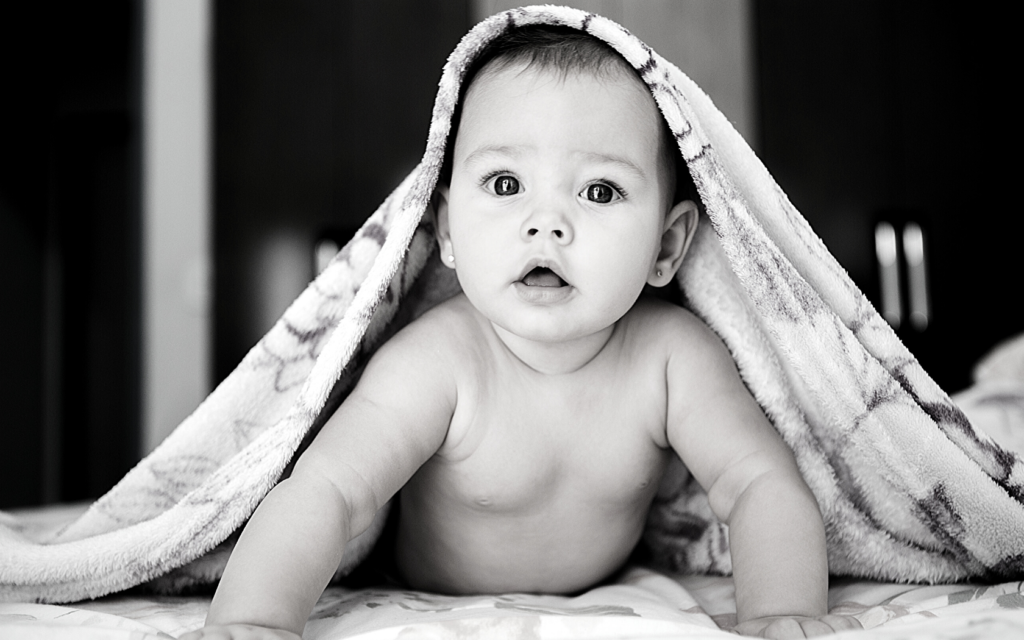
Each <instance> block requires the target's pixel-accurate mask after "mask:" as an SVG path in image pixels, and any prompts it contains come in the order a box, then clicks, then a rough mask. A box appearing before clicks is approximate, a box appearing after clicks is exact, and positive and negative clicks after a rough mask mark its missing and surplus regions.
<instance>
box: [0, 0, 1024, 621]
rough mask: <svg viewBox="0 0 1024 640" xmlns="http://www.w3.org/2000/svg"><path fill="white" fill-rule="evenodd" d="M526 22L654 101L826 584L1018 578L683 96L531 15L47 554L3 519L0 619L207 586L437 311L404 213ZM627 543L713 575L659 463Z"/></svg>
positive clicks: (692, 99) (418, 218)
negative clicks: (216, 372)
mask: <svg viewBox="0 0 1024 640" xmlns="http://www.w3.org/2000/svg"><path fill="white" fill-rule="evenodd" d="M538 22H539V23H550V24H558V25H566V26H569V27H572V28H575V29H580V30H583V31H585V32H587V33H590V34H592V35H593V36H595V37H597V38H599V39H601V40H604V41H606V42H608V43H609V44H610V45H611V46H612V47H613V48H614V49H615V50H617V51H618V52H619V53H620V54H622V56H623V57H624V58H625V59H626V61H627V62H628V63H629V64H630V65H632V66H633V67H634V68H635V69H636V70H637V72H638V73H639V75H640V76H641V78H642V79H643V81H644V82H645V83H646V85H647V86H648V88H649V89H650V91H651V93H652V95H653V96H654V98H655V101H656V102H657V105H658V107H659V108H660V110H661V112H662V114H663V115H664V117H665V120H666V122H667V123H668V126H669V129H670V130H671V132H672V133H673V134H674V136H675V139H676V141H677V143H678V149H679V153H680V154H681V156H682V158H683V159H684V160H685V162H686V165H687V166H688V168H689V172H690V174H691V176H692V178H693V181H694V184H695V185H696V187H697V191H698V193H699V195H700V198H701V200H702V203H703V208H704V210H705V214H704V215H705V216H706V218H705V219H703V220H702V224H701V225H700V228H699V232H698V235H697V237H696V238H695V240H694V243H693V246H692V248H691V250H690V252H689V254H688V255H687V258H686V261H685V263H684V264H683V267H682V269H681V270H680V273H679V276H678V278H677V282H678V284H679V286H680V287H681V288H682V293H683V297H684V299H685V301H686V304H687V306H688V307H689V308H690V309H691V310H692V311H693V312H694V313H696V314H697V315H698V316H699V317H701V318H702V319H703V320H704V321H705V322H706V323H707V324H708V325H709V326H710V327H711V328H712V329H713V330H714V331H715V332H716V333H717V334H718V335H719V336H720V337H721V338H722V340H723V341H724V342H725V344H726V345H727V347H728V348H729V350H730V352H731V353H732V355H733V357H734V359H735V361H736V364H737V367H738V369H739V371H740V373H741V375H742V377H743V379H744V381H745V383H746V384H747V386H748V387H749V389H750V390H751V392H752V394H753V395H754V397H755V398H756V399H757V401H758V402H759V403H760V405H761V406H762V408H763V409H764V411H765V413H766V415H767V416H768V417H769V419H770V420H771V422H772V424H773V425H774V426H775V427H776V429H777V430H778V431H779V433H780V434H781V435H782V437H783V438H784V440H785V442H786V443H787V444H788V445H789V446H790V447H791V448H792V450H793V452H794V453H795V456H796V460H797V462H798V464H799V467H800V470H801V472H802V473H803V475H804V478H805V479H806V482H807V484H808V485H809V486H810V488H811V490H812V492H813V493H814V495H815V496H816V498H817V500H818V504H819V506H820V508H821V512H822V514H823V517H824V521H825V526H826V532H827V538H828V560H829V567H830V569H831V571H832V572H833V573H835V574H845V575H852V576H860V577H867V578H877V579H884V580H896V581H902V580H910V581H955V580H962V579H966V578H973V579H981V580H1010V579H1014V578H1020V577H1022V576H1024V465H1022V463H1021V460H1020V458H1019V457H1018V456H1017V455H1015V454H1013V453H1010V452H1007V451H1004V450H1003V449H1001V448H1000V447H999V446H997V445H996V444H995V443H994V442H993V441H992V440H991V439H989V438H988V437H987V436H985V435H983V434H981V433H979V432H977V431H975V430H974V429H973V428H972V426H971V424H970V423H969V421H968V420H967V418H966V417H965V416H964V414H963V413H962V412H961V411H960V410H959V409H958V408H957V407H956V406H955V405H954V404H953V402H952V401H951V400H950V398H949V397H948V396H947V394H946V393H944V392H943V391H942V389H940V388H939V387H938V386H937V385H936V384H935V383H934V382H933V381H932V380H931V378H929V376H928V375H927V374H926V373H925V372H924V371H923V370H922V369H921V367H920V365H919V364H918V362H917V360H916V359H915V358H914V357H913V356H912V355H911V354H910V353H909V352H908V351H907V350H906V348H905V347H904V346H903V345H902V343H901V342H900V341H899V339H898V338H897V337H896V335H895V334H894V333H893V331H892V330H891V329H890V327H889V326H888V324H886V322H885V321H884V320H882V319H881V318H880V316H879V315H878V313H876V312H875V310H874V309H873V308H872V306H871V305H870V304H869V302H868V300H867V299H866V298H865V297H864V295H863V294H862V293H861V292H860V291H859V290H858V289H857V287H856V286H855V285H854V284H853V283H852V281H851V280H850V279H849V277H848V276H847V274H846V273H845V272H844V271H843V269H842V268H841V267H840V266H839V264H838V263H837V262H836V260H835V259H834V258H833V257H832V256H831V255H830V254H829V252H828V251H827V249H826V248H825V246H824V245H823V244H822V242H821V241H820V240H819V238H818V237H817V236H816V235H815V234H814V233H813V232H812V231H811V229H810V227H809V226H808V224H807V222H806V221H805V220H804V218H803V217H802V216H801V215H800V214H799V213H798V212H797V211H796V210H795V209H794V207H793V205H792V204H791V203H790V202H789V200H788V199H787V197H786V195H785V194H784V193H783V192H782V191H781V189H780V188H779V187H778V185H776V183H775V181H774V180H773V179H772V177H771V176H770V175H769V173H768V171H767V170H766V169H765V168H764V166H763V165H762V164H761V162H760V161H759V160H758V159H757V157H755V155H754V153H753V152H752V151H751V149H750V147H749V146H748V145H747V144H746V143H745V142H744V140H743V139H742V138H741V137H740V136H739V134H738V133H737V132H736V131H735V130H734V129H733V127H732V126H731V125H730V124H729V122H728V121H727V120H726V118H725V117H724V116H723V115H722V114H721V113H720V112H719V111H718V110H717V109H716V108H715V107H714V105H713V104H712V103H711V101H710V99H709V98H708V97H707V96H706V95H705V94H704V93H703V92H702V91H701V90H700V89H699V88H698V87H697V86H696V85H694V83H693V82H692V81H691V80H690V79H689V78H688V77H686V76H685V75H684V74H683V73H681V72H680V71H679V70H678V69H677V68H676V67H675V66H673V65H672V64H670V63H668V62H666V61H665V60H664V59H662V58H661V57H660V56H658V55H657V54H656V53H655V52H653V51H652V50H651V49H650V48H649V47H647V46H646V45H645V44H643V43H642V42H640V41H639V40H637V39H636V38H635V37H633V36H632V35H631V34H630V33H628V32H627V31H626V30H625V29H623V28H622V27H620V26H619V25H617V24H615V23H613V22H611V21H609V20H606V19H604V18H602V17H599V16H596V15H593V14H588V13H585V12H582V11H578V10H575V9H568V8H559V7H548V6H545V7H530V8H526V9H517V10H513V11H509V12H505V13H502V14H499V15H497V16H494V17H492V18H490V19H489V20H487V21H485V22H483V23H481V24H480V25H478V26H477V27H476V28H474V29H473V30H472V31H471V32H470V33H469V34H468V35H467V36H466V37H465V38H464V39H463V40H462V42H461V43H460V44H459V46H458V47H457V48H456V50H455V51H454V52H453V53H452V55H451V57H450V58H449V61H448V63H447V65H446V66H445V69H444V73H443V77H442V78H441V81H440V87H439V90H438V94H437V100H436V102H435V106H434V111H433V119H432V122H431V127H430V134H429V139H428V142H427V148H426V151H425V154H424V156H423V159H422V161H421V162H420V164H419V165H418V166H417V167H416V168H415V169H414V170H413V172H412V173H411V174H410V175H409V176H408V178H406V179H405V180H404V181H403V182H402V184H401V185H400V186H399V187H398V188H397V189H396V190H395V191H394V192H393V193H392V194H391V196H389V197H388V199H387V200H385V202H384V203H383V204H382V205H381V206H380V208H379V209H378V210H377V211H376V212H375V213H374V214H373V215H372V217H370V218H369V220H368V221H367V222H366V224H365V225H364V226H363V227H362V229H361V230H360V231H359V232H358V234H357V235H356V236H355V238H354V239H353V240H352V241H351V242H350V243H348V244H347V245H346V246H345V247H344V248H343V249H342V251H341V252H340V253H339V254H338V256H337V257H336V258H335V259H334V261H333V262H332V263H331V264H330V265H329V266H328V267H327V268H326V269H325V270H324V271H323V272H322V273H321V274H320V275H319V276H318V277H317V278H316V280H315V281H314V282H312V283H311V284H310V285H309V287H308V288H307V289H306V290H305V291H304V292H303V293H302V294H301V295H300V296H299V298H298V299H297V300H296V301H295V302H294V304H292V305H291V307H289V309H288V310H287V311H286V312H285V314H284V316H283V317H282V318H281V319H280V320H279V321H278V322H277V324H276V325H275V326H274V327H273V328H272V329H271V330H270V331H269V332H268V333H267V335H266V336H265V337H264V338H263V339H262V340H261V341H260V342H259V343H258V344H257V345H256V346H255V347H254V348H253V349H252V351H250V352H249V354H248V355H247V356H246V357H245V359H244V360H243V361H242V363H241V364H240V365H239V366H238V368H237V369H236V370H235V371H234V372H233V373H232V374H231V375H230V376H229V377H228V378H227V379H226V380H225V381H224V382H223V383H222V384H221V385H220V386H219V387H218V388H217V389H216V390H215V391H214V392H213V393H211V394H210V396H209V397H208V398H207V399H206V400H205V401H204V402H203V403H202V404H201V405H200V406H199V407H198V408H197V409H196V411H195V412H194V413H193V414H192V415H191V416H190V417H189V418H187V419H186V420H185V421H184V422H183V423H182V424H181V425H180V426H179V427H178V428H177V429H176V430H175V431H174V432H173V433H172V434H171V435H170V436H169V437H168V438H167V440H166V441H165V442H164V443H163V444H161V445H160V447H158V448H157V449H156V450H155V451H154V452H153V453H152V454H151V455H149V456H148V457H147V458H146V459H144V460H143V461H142V462H141V463H139V464H138V466H136V467H135V468H134V469H133V470H132V471H131V472H130V473H129V474H128V475H126V476H125V478H124V479H123V480H122V481H121V482H120V483H119V484H118V485H117V486H116V487H114V489H112V490H111V491H110V492H109V493H108V494H106V495H105V496H103V497H102V498H101V499H99V500H98V501H97V502H96V503H95V504H93V505H92V507H91V508H90V509H89V510H88V511H87V512H86V513H85V514H84V515H82V516H81V517H80V518H79V519H77V520H76V521H74V522H72V523H70V524H68V525H67V526H65V527H63V528H62V529H61V530H59V531H57V532H53V533H51V534H47V535H43V534H38V533H35V534H33V533H31V532H29V531H27V530H25V529H24V528H22V527H19V524H18V521H17V520H16V519H12V518H6V519H3V520H0V599H2V600H7V601H12V600H37V601H42V602H70V601H76V600H82V599H85V598H92V597H97V596H101V595H104V594H107V593H111V592H115V591H120V590H124V589H127V588H129V587H132V586H135V585H139V584H143V583H150V585H151V586H153V587H155V588H158V589H161V590H167V591H175V590H181V589H184V588H187V587H190V586H194V585H195V584H197V583H207V582H212V581H214V580H216V579H217V578H218V577H219V575H220V571H221V569H222V568H223V565H224V562H225V560H226V557H227V554H228V553H229V548H230V544H229V543H228V544H223V543H225V541H227V540H229V539H230V536H231V535H232V534H233V533H234V532H235V531H236V530H237V529H238V528H239V527H240V526H241V525H242V524H243V523H244V522H245V521H246V519H247V518H248V517H249V516H250V515H251V513H252V511H253V510H254V509H255V507H256V505H257V504H258V503H259V502H260V500H261V499H262V498H263V497H264V495H265V494H266V493H267V492H268V491H269V490H270V489H271V488H272V487H273V485H274V484H275V482H277V481H278V479H279V478H280V477H281V475H282V473H283V472H284V471H285V470H286V468H287V466H288V464H289V462H290V461H291V459H292V458H293V456H294V454H295V452H296V451H297V450H298V449H299V447H300V446H301V444H302V443H303V440H304V439H305V438H306V437H307V436H308V434H310V433H312V432H314V430H315V429H316V428H317V427H318V426H319V424H320V422H319V421H320V420H322V419H323V416H325V415H328V414H330V412H331V411H332V409H333V408H334V407H336V406H337V403H338V402H340V400H341V398H343V397H344V395H345V394H346V393H347V391H348V390H349V389H350V388H351V386H352V384H353V382H354V380H355V378H356V375H357V373H358V371H359V368H360V366H361V364H362V363H363V362H365V359H366V358H367V357H368V356H369V355H370V354H371V353H372V352H373V350H374V349H375V348H376V347H377V346H378V345H379V344H380V343H381V341H382V340H383V339H385V338H386V337H387V336H388V335H390V334H391V333H392V332H393V331H395V330H396V329H397V328H398V327H400V326H402V325H403V324H406V323H408V322H409V321H410V320H411V319H412V318H414V317H416V316H417V315H418V314H420V313H422V312H424V311H425V310H427V309H428V308H430V307H431V306H433V305H435V304H437V303H438V302H440V301H442V300H444V299H446V298H447V297H449V296H451V295H452V294H453V293H455V292H456V291H458V283H457V282H456V281H455V278H454V275H453V274H452V272H451V271H450V270H449V269H447V268H444V267H443V266H442V265H441V264H440V262H439V260H438V258H437V255H436V250H435V243H434V240H433V230H432V226H431V221H430V216H424V212H425V211H427V209H428V207H429V204H430V196H431V193H432V191H433V188H434V185H435V182H436V181H437V177H438V173H439V169H440V167H441V164H442V161H443V159H444V148H445V144H446V141H447V138H448V132H449V127H450V124H451V116H452V113H453V109H454V107H455V105H456V102H457V100H458V96H459V86H460V82H461V81H462V76H463V74H464V72H465V70H466V68H467V66H468V64H469V63H470V61H471V60H472V59H473V58H474V56H475V55H476V54H477V53H478V52H479V51H480V50H481V48H482V47H483V45H484V44H486V43H487V42H488V41H489V40H491V39H492V38H494V37H495V36H496V35H498V34H499V33H501V32H502V31H504V30H505V29H507V28H510V27H511V26H514V25H521V24H527V23H538ZM879 143H880V144H884V143H885V141H884V140H881V139H880V140H879ZM383 519H384V517H383V514H378V518H377V519H376V521H375V524H374V526H373V527H371V529H370V530H369V531H367V532H366V533H365V534H363V535H362V536H360V537H359V538H358V539H357V540H356V541H354V542H353V543H352V544H351V545H350V548H349V549H348V550H347V551H346V556H345V558H344V560H343V562H342V565H341V567H340V568H339V571H340V572H341V573H345V572H347V571H349V570H350V569H351V568H352V567H354V566H355V565H356V564H357V563H358V562H359V561H360V560H361V559H362V558H364V557H365V556H366V554H367V553H368V551H369V549H370V547H371V546H372V543H373V541H374V540H375V538H376V537H377V536H378V535H379V533H380V530H381V527H382V525H383ZM644 540H645V542H646V544H647V545H648V546H649V547H650V549H651V551H652V555H653V558H654V560H655V562H656V563H657V564H658V565H659V566H661V567H662V568H664V569H666V570H668V571H673V572H718V573H728V572H729V571H730V570H731V564H730V558H729V552H728V535H727V530H726V527H725V526H724V525H723V524H722V523H720V522H718V521H717V520H716V519H715V517H714V515H713V514H712V513H711V510H710V507H709V505H708V501H707V497H706V495H705V494H704V492H703V491H702V490H701V488H700V487H699V486H698V485H697V484H696V483H695V482H693V481H692V480H690V479H689V476H688V474H687V473H686V472H685V470H684V469H683V468H682V467H681V463H678V461H677V462H676V463H675V466H674V467H671V468H670V470H669V472H668V473H667V475H666V478H665V481H664V482H663V486H662V487H661V490H660V491H659V494H658V497H657V498H656V500H655V504H654V506H653V508H652V510H651V514H650V516H649V521H648V525H647V529H646V532H645V534H644Z"/></svg>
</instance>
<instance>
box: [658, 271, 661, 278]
mask: <svg viewBox="0 0 1024 640" xmlns="http://www.w3.org/2000/svg"><path fill="white" fill-rule="evenodd" d="M658 277H659V278H660V277H661V269H658Z"/></svg>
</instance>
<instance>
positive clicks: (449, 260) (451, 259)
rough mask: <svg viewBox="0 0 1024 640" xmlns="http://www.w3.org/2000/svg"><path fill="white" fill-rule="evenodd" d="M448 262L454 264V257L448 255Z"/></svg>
mask: <svg viewBox="0 0 1024 640" xmlns="http://www.w3.org/2000/svg"><path fill="white" fill-rule="evenodd" d="M448 262H455V256H454V255H452V254H448Z"/></svg>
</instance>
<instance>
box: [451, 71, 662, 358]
mask: <svg viewBox="0 0 1024 640" xmlns="http://www.w3.org/2000/svg"><path fill="white" fill-rule="evenodd" d="M660 127H661V123H660V115H659V114H658V112H657V108H656V106H655V104H654V101H653V99H652V98H651V96H650V94H649V93H648V92H647V91H646V90H645V89H643V88H642V87H641V86H639V82H638V81H637V80H635V79H632V78H629V77H627V76H626V74H625V72H624V71H620V70H615V71H613V72H611V73H608V74H604V75H603V76H601V77H598V76H594V75H591V74H589V73H570V74H568V75H566V76H565V77H563V76H562V75H561V74H559V73H558V72H556V71H548V70H543V69H540V70H538V69H534V68H526V67H525V66H522V65H517V66H511V67H505V68H500V69H498V70H497V71H492V70H488V69H485V70H484V72H483V73H481V74H480V75H479V76H478V77H477V79H476V80H475V82H474V83H473V85H472V87H470V89H469V91H468V92H467V95H466V97H465V102H464V105H463V112H462V120H461V123H460V125H459V129H458V134H457V137H456V141H455V149H454V152H453V157H452V161H453V163H452V177H451V184H450V186H449V191H448V194H447V207H445V206H442V207H441V209H440V210H439V230H440V244H441V252H442V259H443V260H444V261H445V262H446V263H448V264H449V265H452V264H453V266H454V267H455V268H456V271H457V274H458V278H459V282H460V284H461V285H462V289H463V291H464V292H465V294H466V296H467V297H468V298H469V300H470V302H472V303H473V305H474V306H475V307H476V308H477V309H478V310H479V311H480V312H481V313H483V314H484V315H485V316H486V317H487V318H489V319H490V320H491V321H492V322H494V323H495V324H497V325H498V326H500V327H502V328H503V329H505V330H507V331H510V332H512V333H514V334H516V335H518V336H520V337H523V338H527V339H531V340H538V341H543V342H559V341H567V340H572V339H574V338H579V337H584V336H587V335H592V334H594V333H596V332H599V331H602V330H604V329H607V328H608V327H610V326H612V325H614V323H615V322H616V321H617V320H619V319H620V318H621V317H622V316H623V315H625V314H626V312H627V311H628V310H629V309H630V307H632V305H633V303H634V302H635V301H636V299H637V297H639V295H640V292H641V291H642V289H643V286H644V284H645V283H646V282H648V280H650V279H651V278H652V277H653V275H654V273H655V270H656V267H655V259H656V257H657V255H658V252H659V248H660V246H661V237H662V232H663V230H664V225H665V218H666V214H667V212H668V210H669V208H670V205H671V197H672V194H670V193H668V190H669V188H670V185H671V176H670V174H669V168H668V167H666V166H664V165H665V162H664V161H663V160H662V159H661V158H662V154H660V153H659V149H660V147H659V144H660V143H661V140H660V136H661V128H660ZM450 255H454V263H452V262H449V256H450Z"/></svg>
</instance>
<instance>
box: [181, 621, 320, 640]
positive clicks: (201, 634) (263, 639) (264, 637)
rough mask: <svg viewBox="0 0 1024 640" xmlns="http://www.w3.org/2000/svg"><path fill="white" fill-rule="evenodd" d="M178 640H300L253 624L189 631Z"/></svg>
mask: <svg viewBox="0 0 1024 640" xmlns="http://www.w3.org/2000/svg"><path fill="white" fill-rule="evenodd" d="M179 640H302V638H300V637H299V636H297V635H295V634H294V633H292V632H291V631H281V630H280V629H271V628H269V627H259V626H256V625H254V624H224V625H214V626H212V627H203V628H202V629H197V630H195V631H189V632H188V633H186V634H185V635H183V636H181V638H179Z"/></svg>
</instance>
